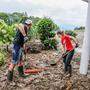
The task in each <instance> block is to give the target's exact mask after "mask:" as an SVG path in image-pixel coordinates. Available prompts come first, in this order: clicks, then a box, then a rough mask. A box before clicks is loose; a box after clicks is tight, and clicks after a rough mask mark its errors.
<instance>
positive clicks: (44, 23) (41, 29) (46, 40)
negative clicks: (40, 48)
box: [36, 18, 56, 49]
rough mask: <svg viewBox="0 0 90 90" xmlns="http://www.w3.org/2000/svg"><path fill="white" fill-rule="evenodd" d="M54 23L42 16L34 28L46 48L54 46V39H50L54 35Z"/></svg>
mask: <svg viewBox="0 0 90 90" xmlns="http://www.w3.org/2000/svg"><path fill="white" fill-rule="evenodd" d="M55 27H56V24H54V22H53V21H52V20H51V19H50V18H43V19H41V20H39V21H38V22H37V25H36V28H37V30H38V33H39V36H40V40H41V42H42V43H43V44H44V46H45V48H46V49H51V48H56V40H54V39H51V38H53V37H54V36H55V32H54V30H55Z"/></svg>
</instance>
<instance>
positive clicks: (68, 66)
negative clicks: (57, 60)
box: [63, 50, 74, 73]
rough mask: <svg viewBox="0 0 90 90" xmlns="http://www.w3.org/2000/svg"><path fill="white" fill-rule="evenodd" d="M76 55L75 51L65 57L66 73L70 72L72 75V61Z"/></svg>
mask: <svg viewBox="0 0 90 90" xmlns="http://www.w3.org/2000/svg"><path fill="white" fill-rule="evenodd" d="M67 52H68V51H66V53H67ZM73 55H74V50H72V51H70V52H69V53H68V54H67V55H65V57H64V58H63V62H64V68H65V72H67V71H69V73H71V69H72V66H71V60H72V57H73Z"/></svg>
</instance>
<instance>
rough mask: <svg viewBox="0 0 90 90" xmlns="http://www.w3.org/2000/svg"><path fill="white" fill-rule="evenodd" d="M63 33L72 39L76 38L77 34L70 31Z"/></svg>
mask: <svg viewBox="0 0 90 90" xmlns="http://www.w3.org/2000/svg"><path fill="white" fill-rule="evenodd" d="M65 33H66V34H68V35H71V36H73V37H76V36H77V34H76V33H75V32H74V31H71V30H69V31H65Z"/></svg>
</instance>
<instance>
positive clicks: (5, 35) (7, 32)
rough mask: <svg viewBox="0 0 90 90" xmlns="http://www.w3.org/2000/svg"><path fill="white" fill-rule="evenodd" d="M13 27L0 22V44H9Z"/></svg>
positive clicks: (12, 34) (12, 35)
mask: <svg viewBox="0 0 90 90" xmlns="http://www.w3.org/2000/svg"><path fill="white" fill-rule="evenodd" d="M14 28H15V26H14V25H11V26H9V25H7V24H6V23H5V22H4V21H3V20H0V42H2V43H11V42H12V40H13V37H14Z"/></svg>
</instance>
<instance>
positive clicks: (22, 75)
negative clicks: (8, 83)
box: [18, 66, 25, 78]
mask: <svg viewBox="0 0 90 90" xmlns="http://www.w3.org/2000/svg"><path fill="white" fill-rule="evenodd" d="M18 72H19V76H20V77H23V78H25V74H24V70H23V66H18Z"/></svg>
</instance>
